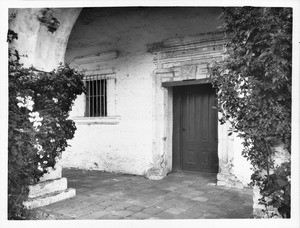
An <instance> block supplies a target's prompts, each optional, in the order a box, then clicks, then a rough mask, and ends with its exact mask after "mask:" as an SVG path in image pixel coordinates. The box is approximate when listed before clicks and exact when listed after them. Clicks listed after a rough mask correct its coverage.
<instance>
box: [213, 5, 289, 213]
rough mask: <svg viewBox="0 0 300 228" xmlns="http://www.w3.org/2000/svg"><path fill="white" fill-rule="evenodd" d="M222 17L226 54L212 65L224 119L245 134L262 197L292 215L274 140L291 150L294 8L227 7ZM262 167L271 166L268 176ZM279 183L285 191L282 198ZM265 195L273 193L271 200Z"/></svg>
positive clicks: (245, 144)
mask: <svg viewBox="0 0 300 228" xmlns="http://www.w3.org/2000/svg"><path fill="white" fill-rule="evenodd" d="M222 18H223V19H224V21H225V23H224V25H223V29H224V30H225V32H226V36H227V39H228V42H227V45H226V58H225V60H224V61H222V62H220V63H216V64H215V65H214V67H213V68H212V71H211V75H212V78H213V81H214V85H215V86H216V87H217V91H218V92H217V94H218V102H219V111H220V112H221V113H222V118H221V119H220V121H221V123H224V122H226V121H227V122H230V123H231V124H232V132H238V133H239V136H240V137H242V138H243V139H244V143H243V144H244V147H245V149H244V151H243V155H244V156H245V157H247V158H248V159H250V161H251V164H252V165H253V167H254V170H255V172H254V174H253V175H252V184H256V185H258V186H260V190H261V194H262V196H263V200H262V203H264V204H265V205H266V206H270V205H272V206H274V207H276V208H278V209H279V212H280V213H281V214H282V215H283V216H284V217H288V215H287V214H289V212H288V211H289V210H290V208H289V206H290V205H289V202H290V200H289V196H290V195H289V187H287V186H288V185H289V183H288V182H287V180H284V179H282V178H281V176H282V173H283V168H282V167H279V168H277V167H274V166H273V161H272V154H273V151H272V150H271V149H270V144H271V145H272V141H274V140H275V141H281V142H283V143H284V144H285V145H286V147H287V150H288V151H289V152H290V140H291V85H292V10H291V9H290V8H254V7H240V8H224V10H223V14H222ZM230 134H231V133H230ZM284 167H285V168H287V170H290V168H289V166H286V165H285V166H284ZM274 169H275V172H274V173H273V174H271V173H270V170H274ZM262 170H267V175H266V176H264V177H262V176H261V171H262ZM284 172H287V171H284ZM279 179H280V184H279V183H278V180H279ZM283 182H284V184H283ZM278 186H280V187H281V188H280V190H283V191H284V193H283V194H284V197H283V198H280V197H279V195H280V194H281V193H280V194H279V193H278V192H280V191H279V190H278V189H279V187H278ZM267 197H271V201H268V203H266V198H267ZM283 208H284V209H283Z"/></svg>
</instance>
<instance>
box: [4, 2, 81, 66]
mask: <svg viewBox="0 0 300 228" xmlns="http://www.w3.org/2000/svg"><path fill="white" fill-rule="evenodd" d="M42 10H45V9H43V8H27V9H10V10H9V14H11V13H16V17H15V19H13V20H12V21H11V24H10V29H12V30H14V31H15V32H16V33H18V40H16V41H15V42H14V44H13V45H14V46H15V47H16V48H17V50H18V51H19V53H20V54H21V55H26V56H27V57H26V58H22V59H21V61H22V62H23V63H24V65H25V66H31V65H32V66H34V67H35V68H36V69H38V70H43V71H51V70H52V69H54V68H56V67H57V66H58V64H59V63H60V62H64V56H65V52H66V47H67V43H68V40H69V36H70V33H71V31H72V28H73V26H74V24H75V22H76V20H77V18H78V16H79V14H80V12H81V10H82V8H53V9H51V10H52V13H53V14H52V15H53V16H54V17H55V18H57V20H58V21H59V26H58V29H57V30H56V31H55V32H53V33H52V32H50V31H48V28H47V26H45V25H44V24H43V23H42V22H40V21H39V20H38V16H40V15H41V12H42Z"/></svg>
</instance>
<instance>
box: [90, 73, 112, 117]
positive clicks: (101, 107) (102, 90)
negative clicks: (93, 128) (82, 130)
mask: <svg viewBox="0 0 300 228" xmlns="http://www.w3.org/2000/svg"><path fill="white" fill-rule="evenodd" d="M85 85H86V90H87V92H86V108H85V116H86V117H100V116H107V93H106V89H107V86H106V78H104V77H103V76H87V77H86V78H85Z"/></svg>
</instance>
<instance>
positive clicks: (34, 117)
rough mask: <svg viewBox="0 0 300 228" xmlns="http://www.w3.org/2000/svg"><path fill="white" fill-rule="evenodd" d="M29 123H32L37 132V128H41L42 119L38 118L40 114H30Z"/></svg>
mask: <svg viewBox="0 0 300 228" xmlns="http://www.w3.org/2000/svg"><path fill="white" fill-rule="evenodd" d="M29 116H30V117H29V121H30V122H33V127H34V128H35V130H36V131H39V128H38V127H39V126H42V123H41V121H42V120H43V117H40V114H39V113H38V112H30V113H29Z"/></svg>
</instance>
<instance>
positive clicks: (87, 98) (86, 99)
mask: <svg viewBox="0 0 300 228" xmlns="http://www.w3.org/2000/svg"><path fill="white" fill-rule="evenodd" d="M84 85H85V88H87V86H88V83H87V80H86V78H85V79H84ZM87 92H88V91H87ZM88 100H89V96H88V94H86V96H85V111H84V116H88V107H89V106H88V103H89V102H88Z"/></svg>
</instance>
